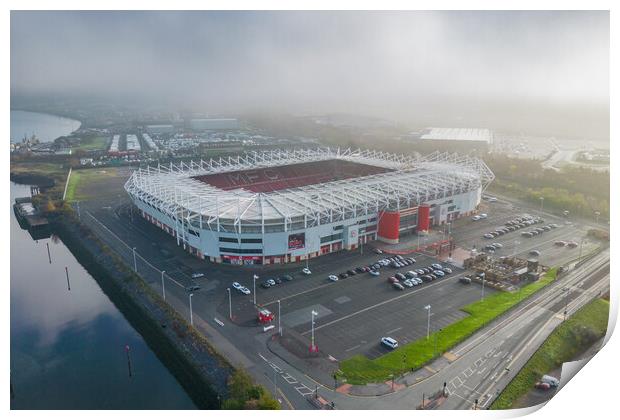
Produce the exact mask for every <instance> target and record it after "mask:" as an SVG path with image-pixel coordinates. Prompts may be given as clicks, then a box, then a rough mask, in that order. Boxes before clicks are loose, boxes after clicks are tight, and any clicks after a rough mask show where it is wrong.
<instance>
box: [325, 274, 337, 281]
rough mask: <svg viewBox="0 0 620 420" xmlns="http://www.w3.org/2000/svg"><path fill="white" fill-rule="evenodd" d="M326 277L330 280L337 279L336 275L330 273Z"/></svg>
mask: <svg viewBox="0 0 620 420" xmlns="http://www.w3.org/2000/svg"><path fill="white" fill-rule="evenodd" d="M327 279H328V280H331V281H338V276H336V275H333V274H330V275H329V276H327Z"/></svg>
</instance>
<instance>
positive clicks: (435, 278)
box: [429, 274, 437, 280]
mask: <svg viewBox="0 0 620 420" xmlns="http://www.w3.org/2000/svg"><path fill="white" fill-rule="evenodd" d="M429 276H430V278H431V279H433V280H437V276H436V275H435V274H429Z"/></svg>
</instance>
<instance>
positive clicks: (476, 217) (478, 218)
mask: <svg viewBox="0 0 620 420" xmlns="http://www.w3.org/2000/svg"><path fill="white" fill-rule="evenodd" d="M471 220H473V221H474V222H477V221H478V220H480V216H478V215H476V216H474V217H472V218H471Z"/></svg>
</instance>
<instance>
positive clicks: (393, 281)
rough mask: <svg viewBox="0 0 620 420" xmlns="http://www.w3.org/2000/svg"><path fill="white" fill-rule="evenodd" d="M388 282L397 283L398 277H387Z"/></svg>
mask: <svg viewBox="0 0 620 420" xmlns="http://www.w3.org/2000/svg"><path fill="white" fill-rule="evenodd" d="M388 282H390V283H392V284H394V283H399V281H398V279H397V278H396V277H390V278H389V279H388Z"/></svg>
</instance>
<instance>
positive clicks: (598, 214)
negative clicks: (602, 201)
mask: <svg viewBox="0 0 620 420" xmlns="http://www.w3.org/2000/svg"><path fill="white" fill-rule="evenodd" d="M594 215H595V216H596V224H597V225H598V217H599V216H600V215H601V212H600V211H595V212H594Z"/></svg>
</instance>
